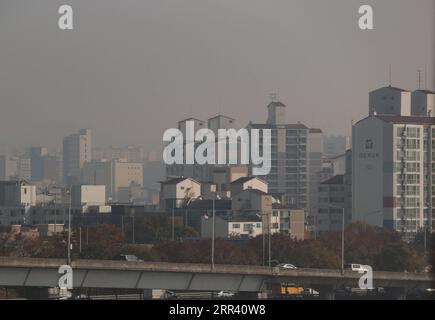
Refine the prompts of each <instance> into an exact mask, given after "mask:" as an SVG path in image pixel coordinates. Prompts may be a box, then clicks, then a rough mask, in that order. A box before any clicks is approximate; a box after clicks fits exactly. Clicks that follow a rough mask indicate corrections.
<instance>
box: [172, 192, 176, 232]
mask: <svg viewBox="0 0 435 320" xmlns="http://www.w3.org/2000/svg"><path fill="white" fill-rule="evenodd" d="M174 240H175V199H174V200H173V201H172V241H174Z"/></svg>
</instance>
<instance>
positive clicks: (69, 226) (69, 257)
mask: <svg viewBox="0 0 435 320" xmlns="http://www.w3.org/2000/svg"><path fill="white" fill-rule="evenodd" d="M71 201H72V189H71V186H70V188H69V206H68V265H71Z"/></svg>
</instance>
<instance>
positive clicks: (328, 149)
mask: <svg viewBox="0 0 435 320" xmlns="http://www.w3.org/2000/svg"><path fill="white" fill-rule="evenodd" d="M349 140H350V138H349V137H345V136H324V137H323V155H324V156H325V157H326V158H334V157H337V156H340V155H344V153H345V152H346V150H347V149H349V148H350V143H349Z"/></svg>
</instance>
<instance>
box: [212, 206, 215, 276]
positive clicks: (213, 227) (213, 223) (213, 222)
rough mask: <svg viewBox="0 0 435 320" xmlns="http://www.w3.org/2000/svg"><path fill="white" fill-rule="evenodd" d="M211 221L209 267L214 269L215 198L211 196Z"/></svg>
mask: <svg viewBox="0 0 435 320" xmlns="http://www.w3.org/2000/svg"><path fill="white" fill-rule="evenodd" d="M212 209H213V221H212V231H211V268H212V269H213V270H214V237H215V235H214V232H215V231H214V229H215V199H214V198H213V208H212Z"/></svg>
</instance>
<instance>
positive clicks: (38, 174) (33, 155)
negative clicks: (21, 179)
mask: <svg viewBox="0 0 435 320" xmlns="http://www.w3.org/2000/svg"><path fill="white" fill-rule="evenodd" d="M47 154H48V151H47V148H42V147H30V162H31V171H32V179H31V180H32V181H42V180H43V179H44V172H43V158H44V157H45V156H46V155H47Z"/></svg>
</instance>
